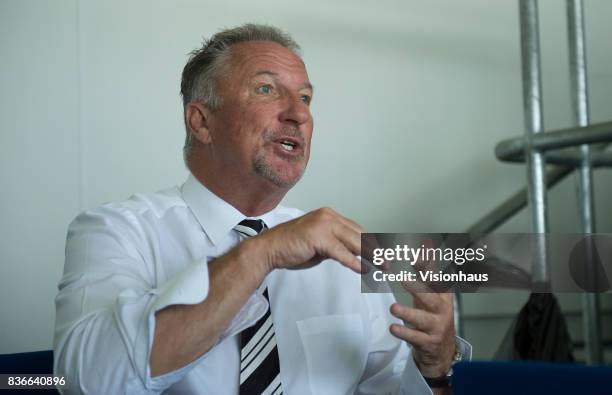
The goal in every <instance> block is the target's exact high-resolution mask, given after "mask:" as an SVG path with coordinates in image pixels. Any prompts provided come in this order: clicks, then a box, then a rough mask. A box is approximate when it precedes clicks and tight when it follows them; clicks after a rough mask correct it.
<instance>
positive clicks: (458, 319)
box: [453, 290, 465, 337]
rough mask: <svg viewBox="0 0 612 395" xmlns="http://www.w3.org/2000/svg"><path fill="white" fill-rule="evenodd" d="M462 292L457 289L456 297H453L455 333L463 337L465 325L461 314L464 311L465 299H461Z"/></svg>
mask: <svg viewBox="0 0 612 395" xmlns="http://www.w3.org/2000/svg"><path fill="white" fill-rule="evenodd" d="M461 297H462V294H461V291H459V290H457V291H455V298H454V299H453V313H454V317H455V322H454V324H455V333H456V334H457V336H459V337H463V335H464V333H465V330H464V327H463V316H462V315H461V314H462V312H463V303H462V302H463V301H462V300H461Z"/></svg>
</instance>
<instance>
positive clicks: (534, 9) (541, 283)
mask: <svg viewBox="0 0 612 395" xmlns="http://www.w3.org/2000/svg"><path fill="white" fill-rule="evenodd" d="M519 11H520V20H521V60H522V72H523V106H524V111H525V140H526V141H527V144H526V147H525V162H526V164H527V190H528V196H529V202H530V206H531V207H530V208H531V216H532V221H533V232H534V233H538V234H542V236H541V237H537V243H536V246H535V247H536V248H535V251H534V253H535V256H534V260H533V266H532V275H533V282H534V286H535V289H536V291H547V290H548V289H549V286H548V284H549V279H550V275H549V274H550V268H549V262H548V255H549V254H548V246H547V244H546V239H545V237H544V234H545V233H546V232H547V230H548V215H547V211H546V208H547V202H546V184H545V176H546V173H545V165H546V162H545V158H544V155H543V154H542V153H541V152H539V151H538V150H535V149H534V148H533V144H532V142H531V140H532V138H533V135H534V134H536V133H542V132H543V131H544V121H543V111H542V80H541V71H540V37H539V29H538V2H537V0H519Z"/></svg>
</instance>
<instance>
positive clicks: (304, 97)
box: [300, 95, 312, 104]
mask: <svg viewBox="0 0 612 395" xmlns="http://www.w3.org/2000/svg"><path fill="white" fill-rule="evenodd" d="M300 98H301V99H302V101H303V102H304V103H306V104H310V102H311V101H312V98H311V97H310V96H308V95H302V96H301V97H300Z"/></svg>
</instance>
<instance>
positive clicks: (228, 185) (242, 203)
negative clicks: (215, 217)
mask: <svg viewBox="0 0 612 395" xmlns="http://www.w3.org/2000/svg"><path fill="white" fill-rule="evenodd" d="M198 162H199V161H197V160H191V159H190V160H188V166H187V167H188V168H189V170H190V171H191V174H193V176H194V177H195V178H196V179H197V180H198V181H199V182H200V183H201V184H202V185H204V186H205V187H206V188H208V190H209V191H211V192H212V193H214V194H215V195H217V196H219V197H220V198H221V199H223V200H224V201H226V202H227V203H229V204H231V205H232V206H233V207H234V208H236V209H237V210H238V211H240V212H241V213H242V214H244V215H245V216H246V217H257V216H259V215H262V214H265V213H267V212H268V211H270V210H272V209H274V208H275V207H276V206H278V204H279V203H280V202H281V200H283V198H284V197H285V194H286V193H287V192H288V191H289V188H280V187H278V186H276V185H274V184H273V183H272V182H270V181H268V180H265V179H261V178H259V177H257V178H256V179H251V180H248V181H246V182H245V181H244V180H243V179H241V178H242V177H232V176H230V175H228V174H227V171H225V172H224V171H222V169H211V167H208V166H205V165H204V164H202V163H198ZM208 169H211V170H213V171H210V170H208ZM215 174H216V175H217V176H215ZM219 174H224V176H223V177H219V176H218V175H219Z"/></svg>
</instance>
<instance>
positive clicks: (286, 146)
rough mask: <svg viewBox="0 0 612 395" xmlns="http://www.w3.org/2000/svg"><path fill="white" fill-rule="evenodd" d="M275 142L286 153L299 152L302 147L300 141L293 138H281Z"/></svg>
mask: <svg viewBox="0 0 612 395" xmlns="http://www.w3.org/2000/svg"><path fill="white" fill-rule="evenodd" d="M275 141H276V143H278V144H279V145H280V146H281V148H282V149H283V151H285V152H297V151H298V150H299V149H300V147H301V144H300V141H299V140H298V139H296V138H293V137H281V138H279V139H277V140H275Z"/></svg>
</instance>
